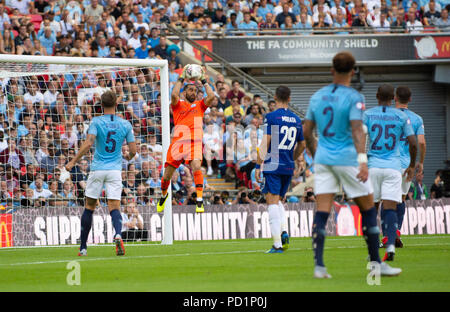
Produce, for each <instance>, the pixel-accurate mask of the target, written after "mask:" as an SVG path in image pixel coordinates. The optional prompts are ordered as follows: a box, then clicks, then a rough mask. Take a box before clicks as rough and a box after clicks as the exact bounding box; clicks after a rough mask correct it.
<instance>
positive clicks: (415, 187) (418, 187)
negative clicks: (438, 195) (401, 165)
mask: <svg viewBox="0 0 450 312" xmlns="http://www.w3.org/2000/svg"><path fill="white" fill-rule="evenodd" d="M423 175H424V173H423V172H418V173H416V178H415V179H414V180H413V181H412V182H411V187H410V188H409V191H408V199H409V200H416V199H421V200H424V199H428V198H430V195H429V194H428V188H427V186H426V185H425V184H424V183H423Z"/></svg>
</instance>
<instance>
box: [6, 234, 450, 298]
mask: <svg viewBox="0 0 450 312" xmlns="http://www.w3.org/2000/svg"><path fill="white" fill-rule="evenodd" d="M403 241H404V244H405V248H403V249H397V255H396V259H395V262H394V263H393V266H397V267H401V268H402V269H403V273H402V274H401V275H400V276H398V277H390V278H382V279H381V285H380V286H369V285H368V284H367V282H366V276H367V274H368V272H369V271H368V270H367V269H366V265H367V262H366V257H367V248H366V246H365V243H364V240H363V239H362V238H361V237H328V238H327V240H326V250H325V263H326V265H327V267H328V272H329V273H330V274H331V275H332V276H333V278H332V279H331V280H316V279H313V278H312V272H313V255H312V250H311V240H310V238H291V248H290V249H289V250H288V251H287V252H286V253H284V254H264V251H265V250H266V249H268V248H269V247H270V245H271V240H268V239H254V240H229V241H188V242H175V243H174V245H172V246H162V245H158V244H141V245H126V255H125V256H123V257H117V256H116V255H115V252H114V247H113V246H112V245H109V246H90V247H89V248H88V256H87V257H83V258H81V257H78V256H77V252H78V250H77V247H76V246H72V247H62V248H15V249H0V291H130V292H131V291H133V292H134V291H150V292H153V291H160V292H161V291H162V292H168V291H170V292H179V291H182V292H203V291H212V292H230V291H237V292H247V291H252V292H253V291H254V292H262V291H269V292H273V291H275V292H281V291H283V292H298V291H407V292H410V291H414V292H415V291H449V290H450V270H449V269H448V266H449V264H450V253H449V251H450V235H440V236H405V237H403ZM382 252H384V250H380V254H381V253H382ZM73 260H75V261H78V262H79V264H80V268H81V285H80V286H69V285H67V283H66V277H67V274H68V273H69V270H68V269H66V266H67V264H68V263H69V262H70V261H73Z"/></svg>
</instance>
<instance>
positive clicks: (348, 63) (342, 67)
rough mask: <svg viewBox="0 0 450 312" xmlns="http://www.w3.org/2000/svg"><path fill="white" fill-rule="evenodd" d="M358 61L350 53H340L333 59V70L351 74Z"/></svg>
mask: <svg viewBox="0 0 450 312" xmlns="http://www.w3.org/2000/svg"><path fill="white" fill-rule="evenodd" d="M355 63H356V60H355V58H354V56H353V55H352V54H351V53H350V52H346V51H344V52H339V53H338V54H336V55H335V56H334V57H333V68H334V70H335V71H336V72H338V73H342V74H345V73H349V72H350V71H352V69H353V68H354V67H355Z"/></svg>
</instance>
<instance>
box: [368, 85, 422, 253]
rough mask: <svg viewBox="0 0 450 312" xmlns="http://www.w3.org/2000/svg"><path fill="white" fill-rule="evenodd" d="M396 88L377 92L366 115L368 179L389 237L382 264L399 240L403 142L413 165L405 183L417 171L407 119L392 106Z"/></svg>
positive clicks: (389, 86)
mask: <svg viewBox="0 0 450 312" xmlns="http://www.w3.org/2000/svg"><path fill="white" fill-rule="evenodd" d="M393 99H394V87H392V86H391V85H382V86H380V87H379V88H378V92H377V100H378V105H379V106H377V107H374V108H371V109H369V110H367V111H365V112H364V125H365V126H366V127H367V132H368V135H369V151H368V156H369V163H368V165H369V176H370V181H371V183H372V186H373V189H374V201H375V205H376V207H377V210H379V206H380V201H382V202H383V203H382V212H381V225H382V228H383V232H384V233H385V234H386V237H387V241H386V243H385V245H386V254H385V256H384V258H383V261H393V260H394V255H395V240H396V238H397V226H398V220H397V212H396V208H397V205H398V204H399V203H401V201H402V191H401V186H402V165H401V161H400V149H401V148H402V147H401V146H400V140H401V139H402V136H403V138H406V140H407V141H408V143H409V152H408V154H409V155H410V159H411V162H410V163H409V167H408V168H407V169H406V172H405V175H406V180H407V181H411V180H412V178H413V177H414V172H415V160H416V155H417V143H416V138H415V135H414V132H413V129H412V127H411V121H410V120H409V118H408V116H407V115H406V114H405V113H404V112H402V111H401V110H399V109H396V108H393V107H391V103H392V100H393Z"/></svg>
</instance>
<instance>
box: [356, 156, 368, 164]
mask: <svg viewBox="0 0 450 312" xmlns="http://www.w3.org/2000/svg"><path fill="white" fill-rule="evenodd" d="M357 160H358V164H367V154H365V153H359V154H358V158H357Z"/></svg>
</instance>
